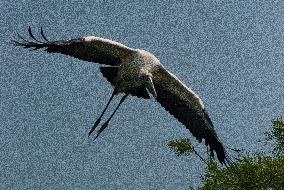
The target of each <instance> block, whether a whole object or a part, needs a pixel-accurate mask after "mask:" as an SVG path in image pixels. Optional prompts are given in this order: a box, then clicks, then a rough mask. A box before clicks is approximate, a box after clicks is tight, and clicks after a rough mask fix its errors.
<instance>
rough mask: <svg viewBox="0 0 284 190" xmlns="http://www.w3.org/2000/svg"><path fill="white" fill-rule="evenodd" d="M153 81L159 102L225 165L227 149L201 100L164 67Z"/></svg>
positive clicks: (154, 76) (155, 74)
mask: <svg viewBox="0 0 284 190" xmlns="http://www.w3.org/2000/svg"><path fill="white" fill-rule="evenodd" d="M152 80H153V83H154V87H155V90H156V93H157V101H158V102H159V103H160V104H161V105H162V106H163V107H164V108H165V109H166V110H167V111H168V112H169V113H170V114H172V115H173V116H174V117H175V118H176V119H178V121H179V122H181V123H182V124H183V125H185V126H186V128H188V129H189V131H190V132H191V133H192V135H193V136H194V137H196V138H197V140H198V141H199V142H202V139H205V145H206V146H207V145H209V147H210V152H211V156H214V153H213V151H215V152H216V154H217V158H218V160H219V161H220V162H221V163H225V160H226V153H225V149H224V147H223V145H222V143H221V141H220V140H219V138H218V137H217V135H216V132H215V130H214V128H213V123H212V122H211V120H210V118H209V116H208V114H207V112H206V111H205V109H204V105H203V103H202V101H201V99H200V98H199V97H198V96H197V95H196V94H195V93H194V92H193V91H192V90H191V89H189V88H188V87H186V86H185V85H184V84H183V83H182V82H181V81H180V80H179V79H178V78H177V77H175V76H174V75H173V74H171V73H169V72H168V71H166V70H165V69H164V68H162V67H161V68H160V69H159V70H157V71H156V72H155V73H154V74H153V78H152Z"/></svg>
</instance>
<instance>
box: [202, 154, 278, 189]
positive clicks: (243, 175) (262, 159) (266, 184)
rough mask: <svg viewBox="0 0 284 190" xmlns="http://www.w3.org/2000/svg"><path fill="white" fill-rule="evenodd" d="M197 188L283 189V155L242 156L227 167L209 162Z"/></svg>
mask: <svg viewBox="0 0 284 190" xmlns="http://www.w3.org/2000/svg"><path fill="white" fill-rule="evenodd" d="M202 181H203V186H202V187H200V188H198V189H199V190H213V189H214V190H221V189H222V190H223V189H231V190H245V189H251V190H253V189H255V190H260V189H270V188H271V189H283V188H284V157H277V158H275V159H273V158H272V157H267V156H264V155H254V156H249V155H247V156H244V157H242V158H241V159H239V160H238V161H237V162H235V163H234V164H233V165H231V166H230V167H228V168H220V167H219V166H218V165H217V164H216V163H211V165H209V167H208V168H207V170H206V172H205V174H204V175H203V177H202Z"/></svg>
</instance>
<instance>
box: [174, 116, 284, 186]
mask: <svg viewBox="0 0 284 190" xmlns="http://www.w3.org/2000/svg"><path fill="white" fill-rule="evenodd" d="M266 135H267V138H266V140H273V141H275V142H276V145H275V147H274V148H273V153H274V156H266V155H264V154H254V155H250V154H247V155H241V154H240V155H239V156H238V157H237V158H236V161H235V162H234V163H232V164H231V165H230V166H228V167H220V166H219V165H218V164H217V163H215V162H213V161H210V160H204V159H203V158H202V157H201V156H200V155H198V154H197V152H196V151H195V149H194V147H193V145H192V144H191V142H190V140H189V139H181V140H173V141H170V142H169V143H168V146H169V147H170V148H171V149H172V150H174V151H175V152H176V154H177V155H178V156H180V155H184V154H190V153H193V154H196V155H197V156H198V157H199V158H200V159H201V160H202V161H203V162H204V163H205V164H206V165H207V169H206V171H205V173H204V174H203V175H202V177H201V178H202V182H203V185H202V186H201V187H199V188H194V187H190V189H198V190H223V189H224V190H225V189H231V190H246V189H251V190H254V189H255V190H261V189H263V190H264V189H275V190H278V189H280V190H281V189H284V155H283V153H284V120H283V119H282V118H278V119H274V120H273V121H272V129H271V131H270V132H269V133H267V134H266Z"/></svg>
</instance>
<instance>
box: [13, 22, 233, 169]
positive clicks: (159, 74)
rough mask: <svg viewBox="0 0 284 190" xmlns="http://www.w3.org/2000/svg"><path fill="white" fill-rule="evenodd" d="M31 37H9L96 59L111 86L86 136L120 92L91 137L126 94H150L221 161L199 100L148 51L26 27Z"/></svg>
mask: <svg viewBox="0 0 284 190" xmlns="http://www.w3.org/2000/svg"><path fill="white" fill-rule="evenodd" d="M28 32H29V35H30V37H31V38H32V39H33V41H28V40H26V39H24V38H23V37H21V36H20V35H19V38H21V41H14V40H13V41H12V42H13V44H14V45H16V46H22V47H24V48H33V49H34V50H37V49H41V48H44V49H45V51H47V52H48V53H62V54H65V55H69V56H72V57H75V58H78V59H81V60H84V61H90V62H95V63H99V64H101V65H103V66H100V71H101V73H102V75H103V76H104V77H105V78H106V80H107V81H109V82H110V83H111V85H112V86H113V92H112V95H111V97H110V99H109V101H108V102H107V105H106V107H105V108H104V109H103V111H102V113H101V114H100V116H99V117H98V118H97V120H96V122H95V124H94V125H93V127H92V128H91V130H90V132H89V136H90V135H91V134H92V133H93V132H94V130H95V129H96V128H97V126H99V124H100V122H101V119H102V117H103V115H104V113H105V112H106V110H107V108H108V106H109V104H110V102H111V100H112V99H113V98H114V96H115V95H117V94H119V93H123V94H124V95H123V97H122V98H121V100H120V102H119V103H118V105H117V107H116V108H115V109H114V111H113V113H112V114H111V116H110V117H109V118H108V119H107V120H106V122H104V123H103V124H102V125H101V126H100V128H99V129H98V130H96V135H95V138H97V137H98V136H99V135H100V134H101V132H102V131H103V130H104V129H105V128H106V127H107V126H108V124H109V122H110V120H111V118H112V117H113V116H114V114H115V112H116V111H117V109H118V108H119V106H120V105H121V104H122V103H123V101H124V100H125V99H126V97H127V96H128V95H132V96H137V97H139V98H144V99H149V98H150V95H152V96H153V97H154V98H155V99H156V100H157V101H158V102H159V103H160V104H161V105H162V106H163V107H164V108H165V109H166V110H167V111H168V112H169V113H170V114H172V115H173V116H174V117H175V118H176V119H177V120H178V121H179V122H181V123H182V124H183V125H185V127H186V128H188V129H189V131H190V132H191V133H192V135H193V136H194V137H196V139H197V140H198V141H199V142H200V143H201V142H202V139H205V145H206V146H208V145H209V149H210V155H211V156H212V157H214V151H215V152H216V154H217V158H218V160H219V161H220V163H221V164H223V163H224V164H226V161H227V160H228V158H227V154H226V151H225V148H224V146H223V144H222V143H221V141H220V139H219V138H218V136H217V134H216V132H215V130H214V127H213V123H212V121H211V120H210V118H209V116H208V114H207V112H206V110H205V107H204V104H203V102H202V100H201V99H200V98H199V97H198V95H197V94H195V93H194V92H193V91H192V90H191V89H190V88H189V87H187V86H186V85H185V84H184V83H183V82H181V81H180V80H179V79H178V78H177V77H176V76H175V75H173V74H172V73H170V72H169V71H167V70H166V69H165V68H164V67H163V65H162V64H161V63H160V61H159V60H158V59H157V58H156V57H155V56H154V55H153V54H151V53H149V52H147V51H145V50H141V49H133V48H129V47H127V46H125V45H123V44H121V43H118V42H115V41H111V40H108V39H104V38H99V37H95V36H87V37H82V38H78V39H69V40H60V41H49V40H48V39H47V38H46V37H45V35H44V33H43V30H42V28H41V30H40V33H41V37H42V38H43V39H42V40H43V41H40V40H38V39H36V38H35V37H34V35H33V33H32V32H31V28H30V27H29V28H28Z"/></svg>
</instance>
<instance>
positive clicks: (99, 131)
mask: <svg viewBox="0 0 284 190" xmlns="http://www.w3.org/2000/svg"><path fill="white" fill-rule="evenodd" d="M127 96H128V94H125V95H124V96H123V97H122V98H121V100H120V102H119V103H118V105H117V107H116V108H115V110H114V111H113V113H112V114H111V116H110V117H109V118H108V120H107V121H106V122H105V123H104V124H102V126H101V128H100V129H99V130H98V132H97V135H96V136H95V138H94V140H95V139H96V138H97V137H98V136H99V135H100V134H101V132H102V131H103V130H104V129H105V128H106V127H107V126H108V123H109V121H110V120H111V118H112V117H113V116H114V114H115V112H116V111H117V110H118V108H119V106H120V105H121V104H122V102H123V101H124V100H125V99H126V97H127Z"/></svg>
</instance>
